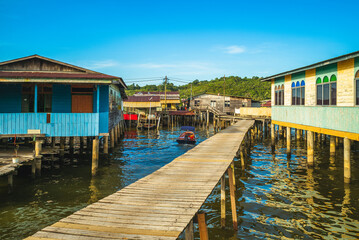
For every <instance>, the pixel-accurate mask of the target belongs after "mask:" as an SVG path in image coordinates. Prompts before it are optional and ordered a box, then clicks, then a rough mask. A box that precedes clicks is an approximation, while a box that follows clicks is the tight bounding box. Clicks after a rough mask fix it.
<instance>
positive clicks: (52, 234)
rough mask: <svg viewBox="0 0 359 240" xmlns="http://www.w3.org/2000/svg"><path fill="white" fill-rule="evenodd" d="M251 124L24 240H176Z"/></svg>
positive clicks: (227, 132) (206, 143) (238, 125)
mask: <svg viewBox="0 0 359 240" xmlns="http://www.w3.org/2000/svg"><path fill="white" fill-rule="evenodd" d="M253 123H254V121H253V120H241V121H239V122H237V123H236V124H234V125H233V126H230V127H228V128H226V129H224V130H222V131H221V132H220V133H218V134H216V135H214V136H213V137H211V138H209V139H207V140H206V141H204V142H202V143H200V144H198V145H197V146H196V147H194V148H193V149H191V150H189V151H188V152H186V153H185V154H183V155H182V156H179V157H178V158H176V159H174V160H173V161H172V162H171V163H169V164H167V165H166V166H164V167H162V168H160V169H158V170H157V171H155V172H154V173H152V174H150V175H148V176H146V177H144V178H142V179H140V180H138V181H137V182H135V183H133V184H131V185H129V186H127V187H125V188H123V189H121V190H120V191H118V192H116V193H114V194H112V195H110V196H108V197H105V198H103V199H101V200H99V201H98V202H96V203H93V204H91V205H89V206H87V207H85V208H83V209H81V210H79V211H77V212H75V213H74V214H72V215H70V216H68V217H66V218H64V219H62V220H60V221H59V222H57V223H55V224H53V225H51V226H49V227H46V228H44V229H42V230H41V231H39V232H37V233H35V234H34V235H33V236H30V237H28V238H27V239H28V240H46V239H67V240H73V239H76V240H79V239H80V240H81V239H150V240H152V239H164V240H167V239H176V238H177V237H178V236H179V235H180V234H181V233H182V231H183V230H184V229H185V228H186V226H187V225H188V223H189V222H190V221H191V220H192V218H193V216H194V215H195V214H196V213H197V212H198V210H199V209H200V207H201V206H202V204H203V203H204V202H205V201H206V199H207V197H208V196H209V195H210V194H211V192H212V190H213V188H214V187H215V186H216V185H217V184H218V181H219V180H220V179H221V177H222V176H223V174H224V173H225V172H226V170H227V169H228V167H229V166H230V164H231V162H232V161H233V158H234V157H235V155H236V153H237V151H238V149H239V146H240V144H241V143H242V141H243V139H244V136H245V134H246V132H247V131H248V129H249V128H251V127H252V125H253Z"/></svg>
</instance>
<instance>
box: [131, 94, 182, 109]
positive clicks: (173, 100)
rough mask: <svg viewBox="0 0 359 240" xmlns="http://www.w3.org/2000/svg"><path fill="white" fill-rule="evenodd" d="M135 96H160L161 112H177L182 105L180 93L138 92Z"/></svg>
mask: <svg viewBox="0 0 359 240" xmlns="http://www.w3.org/2000/svg"><path fill="white" fill-rule="evenodd" d="M133 96H159V97H160V98H161V106H160V107H161V109H158V110H159V111H161V110H165V109H166V110H172V111H173V110H177V109H178V108H179V105H180V103H181V100H180V94H179V92H166V93H165V92H137V93H135V94H134V95H133Z"/></svg>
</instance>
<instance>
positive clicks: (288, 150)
mask: <svg viewBox="0 0 359 240" xmlns="http://www.w3.org/2000/svg"><path fill="white" fill-rule="evenodd" d="M290 140H291V132H290V127H287V157H290V155H291V150H290Z"/></svg>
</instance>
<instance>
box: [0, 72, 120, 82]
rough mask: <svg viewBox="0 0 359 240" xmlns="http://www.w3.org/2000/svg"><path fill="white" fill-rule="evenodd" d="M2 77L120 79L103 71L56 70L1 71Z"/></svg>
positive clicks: (0, 75)
mask: <svg viewBox="0 0 359 240" xmlns="http://www.w3.org/2000/svg"><path fill="white" fill-rule="evenodd" d="M0 77H7V78H51V79H53V78H65V79H108V80H110V79H119V77H115V76H110V75H106V74H102V73H63V72H61V73H55V72H6V71H4V72H3V71H0Z"/></svg>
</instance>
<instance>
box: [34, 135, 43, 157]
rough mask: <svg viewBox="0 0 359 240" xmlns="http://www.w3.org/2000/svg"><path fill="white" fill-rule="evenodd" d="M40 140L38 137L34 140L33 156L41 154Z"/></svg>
mask: <svg viewBox="0 0 359 240" xmlns="http://www.w3.org/2000/svg"><path fill="white" fill-rule="evenodd" d="M41 148H42V141H41V140H40V139H36V140H35V157H39V156H40V154H41Z"/></svg>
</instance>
